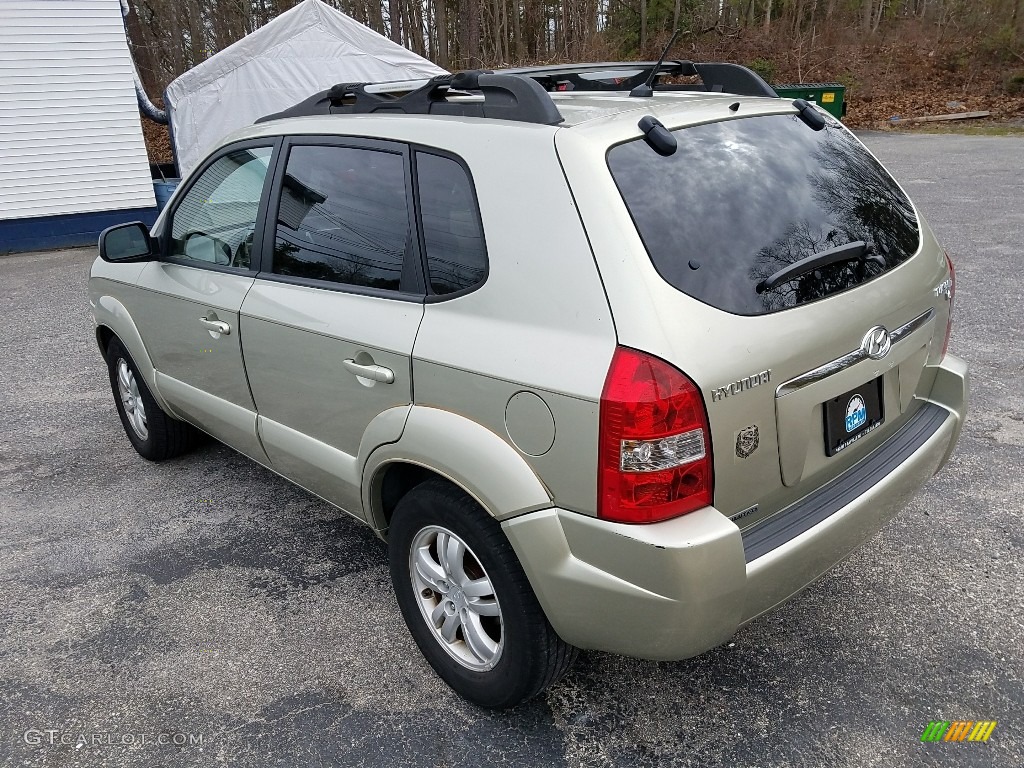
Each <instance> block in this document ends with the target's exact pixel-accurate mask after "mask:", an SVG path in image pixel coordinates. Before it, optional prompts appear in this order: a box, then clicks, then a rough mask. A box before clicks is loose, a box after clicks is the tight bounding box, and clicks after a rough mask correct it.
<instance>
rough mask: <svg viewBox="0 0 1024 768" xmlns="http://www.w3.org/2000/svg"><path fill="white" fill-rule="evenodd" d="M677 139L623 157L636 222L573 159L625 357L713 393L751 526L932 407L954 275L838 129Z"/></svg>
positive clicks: (720, 500)
mask: <svg viewBox="0 0 1024 768" xmlns="http://www.w3.org/2000/svg"><path fill="white" fill-rule="evenodd" d="M775 109H776V111H777V110H778V107H776V108H775ZM633 119H634V120H635V119H636V118H633ZM663 119H664V118H663ZM570 130H571V129H570ZM563 133H568V131H566V132H563ZM673 135H674V136H675V138H676V141H677V143H678V148H677V150H676V152H675V153H674V154H672V155H671V156H668V157H665V156H662V155H661V154H659V153H658V152H655V151H654V150H653V149H652V147H651V146H649V145H648V144H647V142H645V141H644V140H643V139H642V138H640V139H633V140H627V141H621V142H613V143H612V146H611V147H610V148H607V153H606V158H605V159H606V163H607V168H608V169H609V170H610V175H611V180H612V185H611V186H612V187H613V188H614V190H615V193H616V196H617V197H618V199H619V200H621V201H623V202H624V203H625V214H626V215H625V216H621V213H622V212H621V211H618V210H616V208H621V207H622V206H621V203H619V204H618V206H615V205H613V204H612V203H611V201H609V202H608V204H606V205H605V206H604V207H603V210H602V211H601V213H600V214H598V206H597V205H596V202H597V199H598V197H599V195H600V190H599V189H595V188H596V187H599V186H600V184H599V183H598V182H597V180H596V179H595V178H590V179H589V180H588V183H587V184H579V183H576V182H575V180H574V171H573V167H574V165H575V164H576V163H577V159H576V157H575V150H574V149H573V148H572V147H571V146H569V145H570V144H571V143H572V142H569V141H566V142H564V143H565V147H564V150H565V151H562V150H563V147H562V146H560V154H561V156H562V158H563V163H564V164H565V167H566V170H567V175H568V176H569V179H570V183H572V184H573V189H574V192H575V193H576V194H577V200H578V202H579V203H580V211H581V214H582V215H583V217H584V220H585V222H586V224H587V228H588V232H590V234H591V237H592V243H593V244H594V248H595V254H596V255H597V258H598V263H599V267H600V268H601V271H602V275H603V276H604V278H605V284H606V288H607V290H608V292H609V299H610V301H611V306H612V310H613V314H614V316H615V322H616V328H617V331H618V334H619V343H620V344H623V345H626V346H631V347H636V348H639V349H642V350H644V351H647V352H650V353H652V354H655V355H658V356H660V357H663V358H664V359H666V360H667V361H668V362H670V363H672V364H673V365H675V366H676V367H677V368H679V369H680V370H681V371H683V372H684V373H686V374H687V375H688V376H689V377H690V378H691V379H693V380H694V382H695V383H696V384H697V386H698V387H699V388H700V389H701V391H702V393H703V395H704V399H705V404H706V407H707V411H708V420H709V425H710V430H711V442H712V446H713V457H714V471H715V494H714V498H715V506H716V507H717V508H718V509H719V510H720V511H722V512H723V513H725V514H727V515H729V516H730V517H732V518H733V519H735V520H736V522H737V524H738V525H740V526H741V527H746V526H748V525H751V524H753V523H756V522H758V521H759V520H761V519H763V518H765V517H766V516H768V515H770V514H772V513H774V512H775V511H777V510H779V509H781V508H782V507H784V506H786V505H787V504H789V503H792V502H793V501H795V500H796V499H798V498H800V497H802V496H805V495H806V494H807V493H809V492H810V491H812V490H814V489H815V488H817V487H820V486H821V485H822V484H823V483H825V482H827V481H828V480H829V479H831V478H832V477H835V476H836V475H838V474H839V473H841V472H842V471H843V470H845V469H846V468H848V467H850V466H852V465H853V464H854V463H856V461H858V460H859V459H861V458H863V457H864V456H865V455H866V454H867V453H869V452H870V451H871V450H872V449H873V448H874V447H877V446H878V445H879V444H880V443H881V442H882V441H884V440H885V439H886V438H887V437H888V436H890V435H891V434H892V433H893V432H894V431H895V430H896V429H897V428H898V427H899V426H900V425H901V424H903V423H905V422H906V420H907V419H908V418H909V417H910V415H911V414H912V413H913V411H914V410H915V409H916V408H917V407H918V405H919V401H915V395H919V396H920V395H922V394H926V393H927V391H928V389H929V388H930V381H929V380H927V378H928V377H927V376H924V377H923V376H922V374H923V373H925V372H926V365H927V363H928V362H929V360H933V361H934V360H937V359H938V358H939V357H940V356H941V349H942V342H943V338H944V334H945V331H946V323H947V319H948V311H949V307H948V302H946V301H945V299H944V298H943V297H942V296H941V295H939V293H940V292H937V291H936V286H938V285H939V284H941V283H942V281H943V280H944V279H946V277H947V266H946V260H945V256H944V254H943V252H942V250H941V249H940V248H939V247H938V245H937V243H936V242H935V241H934V238H933V237H932V235H931V233H930V232H929V231H928V229H927V226H926V225H925V224H924V223H923V221H921V220H920V218H919V216H918V215H917V212H916V211H915V209H914V207H913V205H912V204H911V202H910V200H909V199H908V198H907V196H906V194H905V193H904V192H903V190H902V189H901V188H900V186H899V185H898V184H897V183H896V182H895V181H894V180H893V179H892V177H891V176H890V175H889V174H888V173H887V172H886V171H885V169H884V168H883V167H882V166H881V165H880V164H879V163H878V162H877V160H875V158H874V157H873V156H872V155H871V154H870V153H869V152H868V151H867V150H866V149H865V148H864V147H863V145H862V144H861V143H860V142H859V141H858V140H857V139H856V138H855V137H854V136H853V135H852V134H851V133H850V132H849V131H847V130H846V129H845V128H843V127H842V126H841V125H840V124H839V123H838V122H835V121H830V122H829V123H828V124H827V125H826V127H825V128H824V129H823V130H820V131H815V130H812V129H811V128H810V127H809V126H808V125H807V124H806V123H804V122H803V121H802V120H800V118H799V117H798V116H796V115H793V114H762V115H758V116H753V117H747V118H741V119H732V120H724V121H722V120H719V121H716V122H705V123H703V124H699V125H694V126H691V127H684V128H679V129H676V130H674V131H673ZM591 175H593V174H591ZM584 187H586V189H584ZM609 189H610V188H609ZM615 202H616V203H618V201H615ZM627 220H628V223H627ZM630 230H632V232H631V231H630ZM633 232H635V233H636V234H637V235H638V237H637V236H634V235H633ZM637 240H638V241H639V242H637ZM623 253H626V254H627V256H625V257H624V256H623ZM811 257H813V258H815V259H816V261H817V264H816V265H815V264H812V263H811V262H810V261H808V260H809V259H810V258H811Z"/></svg>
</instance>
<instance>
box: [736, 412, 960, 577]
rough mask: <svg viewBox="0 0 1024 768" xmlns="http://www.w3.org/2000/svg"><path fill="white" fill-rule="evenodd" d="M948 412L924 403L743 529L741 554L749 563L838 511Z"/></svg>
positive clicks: (901, 459)
mask: <svg viewBox="0 0 1024 768" xmlns="http://www.w3.org/2000/svg"><path fill="white" fill-rule="evenodd" d="M949 415H950V414H949V411H947V410H946V409H945V408H943V407H941V406H938V405H935V404H934V403H924V404H923V405H922V406H921V408H920V409H918V411H917V413H915V414H914V415H913V416H911V417H910V420H909V421H907V423H906V424H904V425H903V426H902V427H900V428H899V430H898V431H897V432H896V434H894V435H893V436H892V437H890V438H889V439H888V440H886V441H885V442H884V443H882V445H881V446H879V447H878V449H877V450H875V451H873V452H872V453H871V454H870V455H869V456H867V457H866V458H865V459H864V460H862V461H861V462H860V463H859V464H855V465H854V466H852V467H850V468H849V469H848V470H846V472H844V473H843V474H841V475H839V477H837V478H835V479H833V480H831V481H830V482H828V483H826V484H825V485H823V486H822V487H821V488H819V489H818V490H816V491H815V492H814V493H811V494H810V495H808V496H805V497H804V498H802V499H800V501H798V502H796V503H794V504H791V505H790V506H789V507H787V508H786V509H784V510H782V511H781V512H778V513H777V514H775V515H773V516H772V517H770V518H769V519H767V520H765V521H763V522H760V523H758V524H757V525H755V526H753V527H751V528H749V529H747V530H745V531H744V532H743V554H744V555H745V557H746V561H747V562H748V563H749V562H751V561H753V560H756V559H757V558H759V557H761V556H762V555H766V554H768V553H769V552H771V551H772V550H773V549H776V548H777V547H779V546H781V545H783V544H785V543H786V542H787V541H790V540H791V539H794V538H796V537H797V536H799V535H800V534H801V533H804V532H805V531H808V530H810V529H811V528H813V527H814V526H816V525H817V524H818V523H820V522H822V521H823V520H825V519H826V518H828V517H829V516H830V515H832V514H834V513H836V512H838V511H839V510H840V509H842V508H843V507H845V506H846V505H847V504H849V503H850V502H852V501H853V500H854V499H856V498H858V497H859V496H861V495H862V494H863V493H864V492H865V491H867V489H869V488H871V487H872V486H873V485H875V484H876V483H878V482H880V481H881V480H882V479H883V478H884V477H885V476H886V475H888V474H889V473H890V472H892V471H893V470H895V469H896V468H897V467H899V465H900V464H902V463H903V462H904V461H906V460H907V459H908V458H909V457H910V456H911V454H913V453H914V451H916V450H917V449H918V448H920V447H921V446H922V445H924V444H925V443H926V442H928V438H930V437H931V436H932V435H934V434H935V433H936V432H937V431H938V430H939V428H940V427H941V426H942V425H943V423H944V422H945V421H946V419H947V418H948V417H949Z"/></svg>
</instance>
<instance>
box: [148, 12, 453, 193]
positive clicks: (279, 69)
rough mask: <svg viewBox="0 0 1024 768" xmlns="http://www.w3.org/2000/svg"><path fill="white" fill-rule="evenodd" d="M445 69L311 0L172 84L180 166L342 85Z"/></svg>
mask: <svg viewBox="0 0 1024 768" xmlns="http://www.w3.org/2000/svg"><path fill="white" fill-rule="evenodd" d="M444 72H445V70H443V69H441V68H440V67H438V66H436V65H434V64H432V63H431V62H430V61H428V60H427V59H424V58H423V57H422V56H417V55H416V54H415V53H413V52H412V51H410V50H408V49H407V48H403V47H402V46H401V45H398V44H397V43H393V42H391V41H390V40H388V39H387V38H386V37H383V36H382V35H379V34H377V33H376V32H374V31H373V30H372V29H370V28H369V27H366V26H364V25H363V24H360V23H359V22H358V21H356V20H355V19H353V18H351V17H349V16H346V15H345V14H343V13H342V12H341V11H336V10H335V9H333V8H331V7H330V6H329V5H326V4H325V3H323V2H321V1H320V0H303V2H301V3H299V4H298V5H296V6H295V7H294V8H292V9H291V10H289V11H286V12H285V13H282V14H281V15H280V16H278V17H277V18H276V19H274V20H273V21H271V22H269V23H268V24H266V25H264V26H263V27H261V28H260V29H258V30H256V31H255V32H253V33H252V34H251V35H247V36H246V37H243V38H242V39H241V40H239V41H238V42H237V43H235V44H234V45H231V46H229V47H227V48H225V49H224V50H223V51H221V52H219V53H217V54H215V55H214V56H211V57H210V58H209V59H207V60H206V61H204V62H202V63H201V64H198V65H197V66H195V67H193V68H192V69H190V70H189V71H188V72H185V73H184V74H183V75H182V76H181V77H179V78H178V79H177V80H175V81H174V82H172V83H171V84H170V85H169V86H167V91H166V93H165V100H166V103H167V109H168V113H169V117H170V121H171V130H172V134H173V137H174V146H175V152H176V154H177V159H178V166H179V169H180V171H181V173H182V175H183V176H184V175H185V174H187V173H188V172H189V171H191V170H192V169H193V168H194V167H195V165H196V164H197V163H199V161H200V160H202V158H203V155H204V154H205V153H206V151H207V150H208V149H209V148H210V147H211V146H212V145H213V144H215V143H216V142H217V141H219V140H220V139H222V138H223V137H224V136H225V135H227V134H228V133H231V132H232V131H234V130H237V129H238V128H242V127H244V126H247V125H252V124H253V123H254V122H255V121H256V120H257V119H258V118H260V117H263V116H264V115H269V114H273V113H274V112H280V111H281V110H283V109H287V108H288V107H290V106H293V105H294V104H296V103H298V102H299V101H302V100H303V99H305V98H307V97H309V96H312V95H313V94H314V93H317V92H319V91H322V90H325V89H326V88H330V87H331V86H332V85H334V84H336V83H357V82H381V81H387V80H411V79H417V78H423V77H433V76H434V75H440V74H444Z"/></svg>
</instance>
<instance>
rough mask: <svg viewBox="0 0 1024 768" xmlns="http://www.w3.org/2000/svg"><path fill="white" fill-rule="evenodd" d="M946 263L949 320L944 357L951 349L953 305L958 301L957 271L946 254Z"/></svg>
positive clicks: (943, 343)
mask: <svg viewBox="0 0 1024 768" xmlns="http://www.w3.org/2000/svg"><path fill="white" fill-rule="evenodd" d="M946 263H947V264H948V265H949V319H948V320H947V321H946V338H945V339H944V340H943V341H942V356H943V357H945V356H946V350H947V349H949V334H950V332H951V331H952V330H953V304H954V303H955V301H956V269H955V268H954V267H953V260H952V259H951V258H949V254H948V253H947V254H946Z"/></svg>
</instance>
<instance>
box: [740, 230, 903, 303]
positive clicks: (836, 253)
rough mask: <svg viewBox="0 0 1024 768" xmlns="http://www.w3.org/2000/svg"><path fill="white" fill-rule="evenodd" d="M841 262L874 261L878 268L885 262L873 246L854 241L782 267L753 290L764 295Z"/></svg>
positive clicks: (861, 241)
mask: <svg viewBox="0 0 1024 768" xmlns="http://www.w3.org/2000/svg"><path fill="white" fill-rule="evenodd" d="M843 261H862V262H863V261H874V262H876V263H878V264H879V265H880V266H883V267H884V266H885V260H884V259H883V258H882V257H881V256H880V255H878V254H877V253H875V246H874V245H869V244H868V243H865V242H864V241H863V240H854V241H853V242H852V243H846V244H845V245H837V246H836V247H835V248H829V249H828V250H825V251H821V252H820V253H812V254H811V255H810V256H807V257H806V258H803V259H800V261H798V262H796V263H794V264H790V265H789V266H787V267H783V268H782V269H780V270H779V271H778V272H776V273H775V274H773V275H772V276H771V277H766V278H765V279H764V280H762V281H761V282H760V283H758V284H757V286H756V287H755V289H754V290H756V291H757V292H758V293H764V292H765V291H770V290H771V289H772V288H774V287H775V286H777V285H782V284H783V283H788V282H789V281H790V280H792V279H794V278H797V277H800V275H805V274H807V273H808V272H813V271H814V270H816V269H820V268H821V267H827V266H829V265H831V264H838V263H840V262H843Z"/></svg>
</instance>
